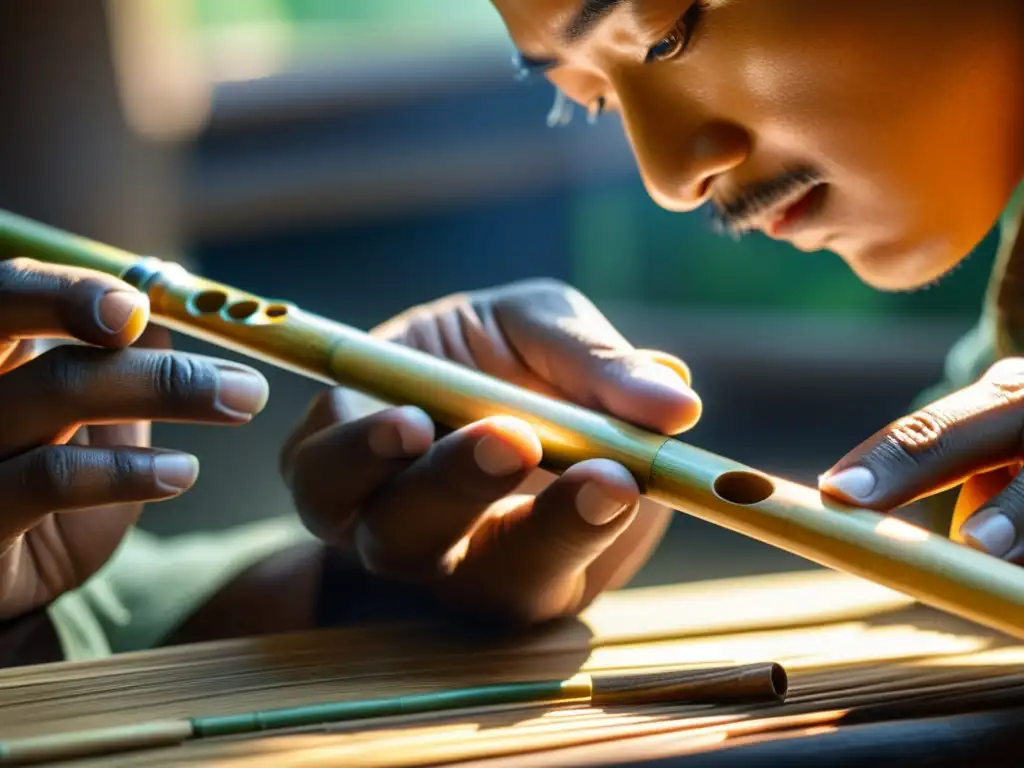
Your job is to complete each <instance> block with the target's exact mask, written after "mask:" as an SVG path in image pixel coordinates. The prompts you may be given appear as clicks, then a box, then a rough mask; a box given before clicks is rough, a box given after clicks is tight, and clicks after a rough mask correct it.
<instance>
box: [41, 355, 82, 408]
mask: <svg viewBox="0 0 1024 768" xmlns="http://www.w3.org/2000/svg"><path fill="white" fill-rule="evenodd" d="M89 351H90V350H85V349H83V348H81V347H74V346H68V345H62V346H58V347H54V348H52V349H50V350H48V351H47V352H44V353H43V354H42V355H40V356H39V358H38V360H37V361H36V362H35V363H34V364H33V365H32V369H31V370H32V372H33V374H34V375H33V376H32V378H33V382H32V384H33V385H34V387H35V391H36V393H37V395H39V396H41V397H42V398H43V399H44V400H45V401H47V402H52V403H54V404H56V405H59V404H61V403H62V402H63V400H64V398H65V397H67V396H68V395H70V394H73V393H76V392H80V391H82V390H83V389H85V387H86V385H87V382H88V378H89V374H88V367H87V366H86V365H83V363H84V362H85V360H84V357H85V356H86V355H87V354H88V353H89Z"/></svg>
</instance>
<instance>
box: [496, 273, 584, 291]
mask: <svg viewBox="0 0 1024 768" xmlns="http://www.w3.org/2000/svg"><path fill="white" fill-rule="evenodd" d="M511 287H512V288H513V289H514V290H517V291H523V292H526V293H530V294H535V293H536V294H548V293H555V294H559V295H565V294H579V291H578V290H577V289H576V288H574V287H573V286H572V285H570V284H569V283H567V282H565V281H564V280H559V279H558V278H556V277H531V278H527V279H526V280H520V281H518V282H516V283H513V284H512V286H511Z"/></svg>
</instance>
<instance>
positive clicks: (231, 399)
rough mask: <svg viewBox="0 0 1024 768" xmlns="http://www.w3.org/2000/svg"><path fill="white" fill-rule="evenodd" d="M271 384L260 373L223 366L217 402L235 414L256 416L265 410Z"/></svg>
mask: <svg viewBox="0 0 1024 768" xmlns="http://www.w3.org/2000/svg"><path fill="white" fill-rule="evenodd" d="M269 396H270V385H269V384H267V380H266V379H264V378H263V377H262V376H260V375H259V374H252V373H247V372H245V371H238V370H233V369H225V368H222V369H221V370H220V381H219V382H218V384H217V404H218V405H219V406H220V407H221V410H224V411H228V412H230V413H231V415H233V416H254V415H255V414H257V413H259V412H260V411H262V410H263V408H264V407H265V406H266V404H267V398H268V397H269Z"/></svg>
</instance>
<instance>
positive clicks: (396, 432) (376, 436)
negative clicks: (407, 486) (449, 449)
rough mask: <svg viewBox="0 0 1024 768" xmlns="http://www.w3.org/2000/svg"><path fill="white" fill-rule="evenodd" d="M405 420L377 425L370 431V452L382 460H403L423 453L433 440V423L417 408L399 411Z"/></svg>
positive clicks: (406, 408)
mask: <svg viewBox="0 0 1024 768" xmlns="http://www.w3.org/2000/svg"><path fill="white" fill-rule="evenodd" d="M399 410H400V411H401V412H402V415H403V416H404V417H405V419H409V421H406V420H402V421H397V422H385V423H383V424H378V425H377V426H375V427H374V428H373V429H371V430H370V434H369V438H368V439H369V442H370V450H371V451H373V452H374V453H375V454H376V455H378V456H380V457H381V458H382V459H404V458H406V457H408V456H415V455H419V454H421V453H423V452H424V451H426V450H427V449H428V448H429V447H430V444H431V442H433V439H434V423H433V422H432V421H431V420H430V417H429V416H428V415H427V414H426V413H425V412H424V411H421V410H420V409H419V408H413V407H411V406H410V407H405V408H400V409H399Z"/></svg>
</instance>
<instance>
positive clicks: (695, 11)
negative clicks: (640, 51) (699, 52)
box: [644, 0, 707, 64]
mask: <svg viewBox="0 0 1024 768" xmlns="http://www.w3.org/2000/svg"><path fill="white" fill-rule="evenodd" d="M706 10H707V0H697V2H695V3H692V4H691V5H690V7H689V8H687V9H686V13H684V14H683V15H682V16H680V17H679V20H678V21H676V23H675V25H674V26H673V27H672V29H671V31H669V33H668V34H667V35H665V37H663V38H661V40H659V41H658V42H657V43H655V44H654V45H653V46H651V48H650V50H648V51H647V58H646V59H645V60H644V61H645V62H646V63H647V64H653V63H654V62H658V61H670V60H671V59H674V58H675V57H676V56H679V55H680V54H682V53H685V52H686V51H687V49H688V48H689V47H690V40H692V39H693V35H694V33H695V32H696V31H697V27H698V26H699V25H700V22H701V20H702V19H703V18H704V13H705V11H706Z"/></svg>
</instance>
